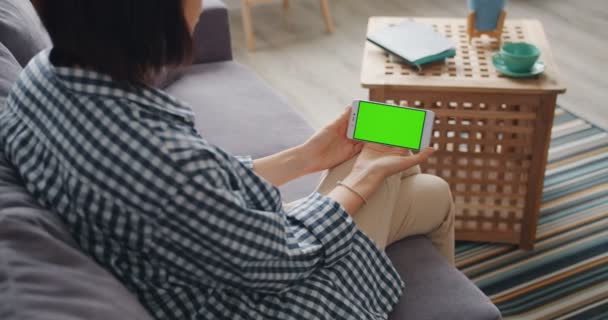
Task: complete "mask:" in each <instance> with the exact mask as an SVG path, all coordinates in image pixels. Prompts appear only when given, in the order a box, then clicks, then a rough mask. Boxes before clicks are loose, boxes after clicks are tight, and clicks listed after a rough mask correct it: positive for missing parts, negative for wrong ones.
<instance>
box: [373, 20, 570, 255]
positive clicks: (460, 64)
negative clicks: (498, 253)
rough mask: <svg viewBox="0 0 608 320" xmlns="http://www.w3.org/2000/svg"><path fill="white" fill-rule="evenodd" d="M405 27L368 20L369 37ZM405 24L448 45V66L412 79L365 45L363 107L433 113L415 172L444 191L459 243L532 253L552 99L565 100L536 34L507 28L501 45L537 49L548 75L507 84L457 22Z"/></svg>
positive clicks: (488, 44) (514, 25) (518, 23)
mask: <svg viewBox="0 0 608 320" xmlns="http://www.w3.org/2000/svg"><path fill="white" fill-rule="evenodd" d="M404 19H407V18H396V17H372V18H370V23H369V26H368V33H372V32H375V31H377V30H379V29H381V28H383V27H386V26H389V25H394V24H398V23H399V22H400V21H403V20H404ZM413 19H414V20H415V21H418V22H421V23H426V24H428V25H430V26H432V27H433V28H434V29H435V30H436V31H437V32H439V33H441V34H443V35H444V36H446V37H448V38H450V39H451V40H452V41H453V42H454V43H455V44H456V47H457V55H456V57H454V58H449V59H446V60H445V61H443V62H439V63H434V64H430V65H426V66H423V68H422V71H421V72H419V71H417V70H414V69H412V68H411V67H410V66H409V65H407V64H405V63H403V62H402V61H400V60H399V59H397V58H394V57H392V56H391V55H389V54H387V53H386V52H385V51H384V50H382V49H381V48H379V47H377V46H375V45H373V44H371V43H369V42H368V43H366V45H365V51H364V57H363V69H362V73H361V82H362V85H363V87H365V88H368V89H369V91H370V92H369V94H370V100H373V101H383V102H388V103H393V104H398V105H403V106H410V107H416V108H425V109H430V110H432V111H434V112H435V114H436V120H435V126H434V130H433V139H432V145H433V146H434V147H435V148H436V149H437V152H436V153H435V154H434V155H433V156H432V157H431V158H430V159H429V161H428V162H427V163H426V164H425V165H423V166H422V169H423V171H424V172H426V173H430V174H435V175H438V176H440V177H442V178H443V179H445V180H446V181H447V182H448V183H449V184H450V186H451V189H452V193H453V196H454V200H455V203H456V224H455V226H456V237H457V239H460V240H471V241H490V242H501V243H513V244H519V245H520V246H521V247H522V248H525V249H531V248H533V244H534V241H535V238H536V224H537V223H538V212H539V208H540V198H541V194H542V184H543V178H544V170H545V166H546V161H547V152H548V147H549V141H550V132H551V127H552V123H553V115H554V111H555V104H556V98H557V95H558V94H559V93H563V92H564V91H565V88H564V87H563V86H562V85H561V83H560V82H559V79H558V70H557V67H556V66H555V63H554V62H553V59H552V54H551V50H550V48H549V46H548V43H547V41H546V39H545V34H544V31H543V29H542V25H541V24H540V23H539V22H538V21H535V20H507V21H506V23H505V27H504V30H503V39H502V41H503V42H505V41H513V42H516V41H526V42H530V43H533V44H535V45H537V46H538V47H539V48H540V49H541V51H542V55H541V60H542V61H543V62H544V63H545V65H546V72H545V73H544V74H542V75H541V76H538V77H535V78H529V79H519V80H513V79H511V78H507V77H504V76H502V75H501V74H499V73H498V72H497V71H496V70H495V69H494V67H493V65H492V62H491V59H492V58H491V57H492V54H493V53H494V52H496V51H498V50H499V47H498V41H496V40H494V39H488V38H485V37H484V38H481V39H479V38H476V39H474V40H473V42H472V43H471V44H469V41H468V37H467V34H466V20H465V19H440V18H413Z"/></svg>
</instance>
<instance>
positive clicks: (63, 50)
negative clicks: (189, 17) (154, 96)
mask: <svg viewBox="0 0 608 320" xmlns="http://www.w3.org/2000/svg"><path fill="white" fill-rule="evenodd" d="M33 3H34V6H35V7H36V9H37V11H38V14H39V15H40V18H41V19H42V22H43V23H44V26H45V27H46V29H47V30H48V32H49V35H50V36H51V40H52V41H53V51H52V53H51V58H52V61H53V63H57V64H60V65H69V66H74V65H78V66H81V67H85V68H91V69H93V70H95V71H98V72H101V73H105V74H107V75H110V76H111V77H112V78H114V79H115V80H118V81H128V82H136V83H146V82H149V81H150V80H152V77H154V75H155V74H157V73H158V72H159V71H161V70H162V69H163V68H164V67H166V66H172V65H173V66H177V65H180V64H183V63H185V62H187V61H189V59H190V57H191V54H192V37H191V35H190V32H189V30H188V24H187V22H186V19H185V17H184V11H183V3H182V0H33Z"/></svg>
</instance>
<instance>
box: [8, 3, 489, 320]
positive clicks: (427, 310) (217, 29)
mask: <svg viewBox="0 0 608 320" xmlns="http://www.w3.org/2000/svg"><path fill="white" fill-rule="evenodd" d="M204 4H205V11H204V13H203V15H202V18H201V23H200V25H199V26H198V27H197V31H196V36H195V41H196V45H195V59H194V65H193V66H191V67H187V68H184V69H183V70H181V71H179V72H178V73H175V74H172V75H171V76H168V77H167V79H165V81H163V82H164V84H165V85H166V89H167V90H168V91H169V92H170V93H172V94H174V95H175V96H177V97H179V98H180V99H182V100H185V101H187V102H189V103H191V104H192V106H193V108H194V110H195V113H196V115H197V123H196V125H197V126H198V128H199V129H200V130H201V132H202V133H203V135H204V136H205V137H206V138H207V139H208V140H209V141H211V142H214V143H216V144H218V145H220V146H222V147H224V148H225V149H227V150H228V151H230V152H232V153H234V154H250V155H253V156H261V155H265V154H269V153H272V152H275V151H278V150H281V149H283V148H286V147H289V146H293V145H295V144H297V143H299V142H301V141H303V140H304V139H306V137H308V136H309V135H310V134H311V132H312V130H311V128H309V126H308V125H307V124H306V123H305V122H304V121H303V120H302V119H301V118H300V117H299V116H298V114H297V113H295V112H294V111H293V110H292V109H290V107H289V106H288V105H287V103H286V102H285V101H284V100H283V99H282V98H281V97H280V96H279V95H278V94H277V93H275V92H274V91H273V90H272V89H271V88H269V87H268V86H267V85H266V84H264V82H263V81H261V80H260V79H259V78H258V77H257V76H255V75H254V74H253V73H252V72H251V71H250V70H248V69H247V68H246V67H244V66H242V65H240V64H238V63H237V62H234V61H232V58H231V47H230V35H229V26H228V19H227V12H226V8H225V7H224V5H223V3H221V2H220V1H219V0H205V1H204ZM48 46H50V42H49V39H48V37H47V35H46V34H45V32H44V31H43V28H42V27H41V25H40V22H39V20H38V19H37V17H36V15H35V13H34V11H33V8H32V7H31V5H30V3H29V1H26V0H2V1H1V2H0V108H3V107H4V101H5V98H6V95H7V93H8V92H9V90H10V87H11V85H12V83H13V82H14V81H15V79H16V78H17V76H18V74H19V72H20V71H21V69H22V67H23V66H25V64H26V63H27V61H29V59H31V57H32V56H33V55H34V54H36V53H37V52H38V51H40V50H41V49H43V48H45V47H48ZM245 120H246V121H245ZM1 149H2V148H0V150H1ZM317 179H318V177H316V176H311V177H307V178H304V179H300V180H298V181H296V182H294V183H291V184H290V185H288V186H286V187H285V188H283V190H282V191H283V193H284V195H285V197H286V198H287V199H295V198H297V197H299V196H303V195H305V194H306V193H308V192H310V191H312V189H313V188H314V186H315V183H316V182H317ZM387 252H388V254H389V256H390V257H391V259H392V260H393V262H394V264H395V266H396V267H397V269H398V270H399V273H400V274H401V276H402V277H403V279H404V280H405V282H406V284H407V288H406V290H405V294H404V296H403V297H402V299H401V301H400V302H399V304H398V305H397V307H396V309H395V310H394V312H393V313H392V314H391V315H390V319H393V320H397V319H467V320H477V319H479V320H490V319H492V320H494V319H499V318H500V314H499V312H498V310H497V309H496V307H495V306H494V305H493V304H492V303H491V302H490V301H489V299H488V298H487V297H486V296H485V295H484V294H483V293H482V292H481V291H479V290H478V289H477V288H476V287H475V286H474V285H473V284H472V283H471V282H470V281H469V280H468V279H467V278H466V277H464V276H463V275H462V274H461V273H460V272H459V271H458V270H456V269H454V268H453V267H451V266H449V265H448V264H446V262H445V261H444V260H443V259H442V258H441V256H439V255H438V253H437V252H436V251H435V250H434V248H433V247H432V245H431V244H430V242H429V241H428V240H427V239H425V238H423V237H413V238H409V239H405V240H403V241H401V242H399V243H397V244H394V245H392V246H391V247H390V248H388V250H387ZM0 319H4V320H13V319H60V320H71V319H74V320H76V319H79V320H84V319H87V320H96V319H100V320H101V319H103V320H106V319H142V320H143V319H151V317H150V315H149V314H148V313H147V312H146V310H144V308H143V307H142V306H141V305H140V304H139V303H138V302H137V300H136V298H135V297H134V296H133V295H132V294H131V293H130V292H128V291H127V290H126V289H125V288H124V287H123V286H122V285H121V284H120V283H119V282H118V281H117V280H115V278H114V277H113V276H112V275H111V274H109V273H108V272H106V271H105V270H104V269H102V268H101V267H99V266H98V265H97V264H96V263H95V261H93V260H92V259H90V258H89V257H87V256H86V255H84V254H83V253H81V252H80V250H79V249H78V247H77V245H76V244H75V242H74V241H73V240H72V238H71V236H70V235H69V233H68V232H67V231H66V228H65V227H64V225H63V223H62V222H61V221H60V220H59V219H58V218H57V217H55V215H54V214H53V213H51V212H49V211H47V210H45V209H43V208H41V207H40V206H39V205H38V204H37V203H36V201H35V200H34V199H33V198H32V197H31V196H30V195H28V193H27V192H26V190H25V189H24V187H23V186H22V183H21V181H20V179H19V177H18V175H17V174H16V173H15V171H14V170H13V168H12V167H11V166H10V165H9V164H8V163H6V160H5V157H4V155H2V154H1V153H0Z"/></svg>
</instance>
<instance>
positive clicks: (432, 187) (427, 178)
mask: <svg viewBox="0 0 608 320" xmlns="http://www.w3.org/2000/svg"><path fill="white" fill-rule="evenodd" d="M412 178H415V181H414V184H415V189H414V190H416V197H415V198H414V199H420V200H422V199H424V201H425V202H426V205H427V206H429V209H432V211H435V212H438V213H439V212H441V213H445V214H450V213H451V212H452V211H453V210H451V208H452V205H453V199H452V193H451V191H450V185H449V184H448V183H447V182H446V181H445V180H443V179H442V178H440V177H438V176H434V175H430V174H418V175H416V176H414V177H412Z"/></svg>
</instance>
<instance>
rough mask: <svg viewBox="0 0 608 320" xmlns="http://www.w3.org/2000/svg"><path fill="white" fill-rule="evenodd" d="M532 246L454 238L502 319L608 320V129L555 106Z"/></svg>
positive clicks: (466, 267) (462, 260)
mask: <svg viewBox="0 0 608 320" xmlns="http://www.w3.org/2000/svg"><path fill="white" fill-rule="evenodd" d="M553 136H554V137H555V138H554V139H552V141H551V146H550V151H549V152H550V158H549V164H548V167H547V175H546V177H545V184H544V192H543V198H542V200H543V204H542V207H541V213H540V217H539V225H538V233H537V238H538V241H537V244H536V249H535V250H534V251H531V252H527V251H522V250H520V249H518V248H517V247H516V246H511V245H501V244H490V243H474V242H461V241H459V242H457V245H456V264H457V266H458V267H459V268H460V270H461V271H462V272H464V273H465V274H466V275H467V276H468V277H469V278H471V280H473V281H474V282H475V283H476V284H477V285H478V286H479V287H480V288H481V290H483V291H484V292H485V293H486V294H487V295H488V296H489V297H490V298H492V300H493V301H494V303H495V304H496V306H497V307H498V308H499V309H500V310H501V312H502V314H503V317H505V319H534V320H541V319H608V133H607V132H606V131H604V130H601V129H600V128H597V127H595V126H593V125H591V124H590V123H588V122H587V121H584V120H583V119H580V118H577V117H576V116H575V115H573V114H571V113H568V112H566V111H564V110H559V112H557V113H556V117H555V123H554V130H553Z"/></svg>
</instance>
